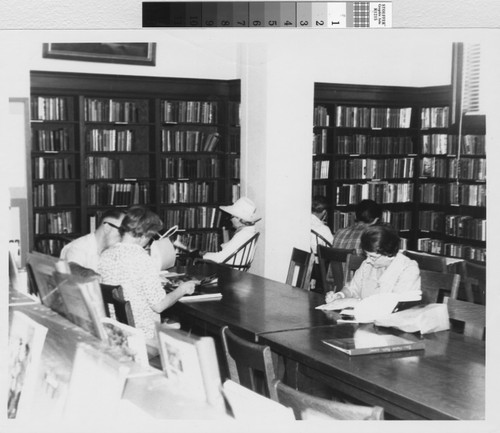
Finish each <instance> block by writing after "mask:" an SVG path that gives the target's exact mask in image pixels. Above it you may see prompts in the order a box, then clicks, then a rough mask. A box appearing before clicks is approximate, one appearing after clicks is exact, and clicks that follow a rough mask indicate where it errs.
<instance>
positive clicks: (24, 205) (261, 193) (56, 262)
mask: <svg viewBox="0 0 500 433" xmlns="http://www.w3.org/2000/svg"><path fill="white" fill-rule="evenodd" d="M331 33H334V34H326V32H325V33H322V34H321V37H319V36H320V34H319V33H316V32H304V31H301V32H296V31H294V30H290V31H288V30H284V31H280V32H267V31H266V30H264V29H263V31H261V32H256V33H255V32H252V31H251V30H248V31H246V30H245V31H243V30H242V31H241V32H240V33H238V36H237V37H235V38H234V39H233V38H228V37H227V32H225V31H224V30H220V29H211V31H210V32H205V31H203V30H202V29H199V30H194V29H193V30H192V31H190V32H186V33H183V35H182V38H181V37H179V33H178V32H175V31H165V32H157V31H145V32H141V33H140V34H134V33H132V32H131V33H127V32H124V33H123V35H121V34H117V33H114V32H94V33H93V34H92V35H90V34H88V33H86V32H82V34H81V35H79V34H78V33H75V34H73V35H71V34H59V35H58V34H55V33H50V32H41V33H40V34H37V33H28V34H26V35H25V36H26V37H24V38H21V39H20V40H18V41H16V43H15V44H4V45H3V46H2V47H1V48H0V51H1V53H2V56H3V58H4V59H8V62H7V64H6V65H5V68H4V67H3V68H2V69H3V70H2V72H1V73H0V74H2V76H3V80H2V82H3V83H4V88H3V90H2V94H3V95H4V96H6V98H4V99H5V101H3V102H2V104H1V110H2V115H3V119H4V120H5V122H4V127H3V128H4V134H6V135H4V137H5V139H6V141H7V142H6V144H5V148H6V149H7V146H8V149H9V150H8V152H7V151H5V153H4V157H5V158H6V159H8V164H4V167H5V170H4V173H3V177H4V182H3V184H4V185H5V189H6V193H7V198H6V200H4V202H3V204H4V206H3V207H4V208H6V211H5V213H4V216H5V219H6V220H7V221H8V223H7V226H8V230H7V235H8V259H9V268H8V269H9V297H8V299H9V301H8V311H9V314H8V321H9V322H8V323H9V328H8V329H9V331H8V339H7V340H6V341H8V351H7V353H8V356H7V357H6V359H7V363H6V364H7V366H8V377H7V382H6V384H7V387H8V401H7V414H6V418H8V419H9V421H11V422H23V421H27V422H36V423H37V424H39V425H43V424H44V423H46V422H54V421H56V422H68V423H77V422H89V423H96V425H100V424H99V423H101V422H109V421H110V420H113V427H116V428H119V427H120V426H126V425H127V423H130V422H140V423H144V424H143V425H146V423H149V422H158V421H160V422H168V421H170V420H189V421H192V420H196V421H201V420H213V421H221V422H224V421H228V420H236V421H248V420H251V421H252V422H255V423H256V424H257V425H258V426H260V425H261V424H262V426H266V425H270V424H271V423H273V422H283V421H296V420H312V421H331V422H335V420H352V421H356V422H361V421H362V420H366V421H382V422H387V423H391V422H393V421H396V420H404V421H413V420H468V421H478V422H485V421H487V419H488V410H487V408H488V405H487V388H488V386H487V385H486V381H485V373H486V341H490V340H489V338H487V332H486V317H487V314H486V308H487V307H486V305H487V304H488V305H490V304H491V302H495V296H497V295H495V294H494V293H493V294H492V293H491V289H489V292H488V293H487V271H486V269H487V268H486V261H487V258H486V243H487V238H491V236H492V234H491V232H490V230H494V228H492V227H489V228H488V231H487V229H486V219H487V200H488V209H491V208H493V207H494V205H495V203H494V201H495V200H496V198H495V197H493V195H494V194H492V195H488V197H487V191H492V190H494V188H495V187H496V186H498V185H496V182H497V181H496V179H495V178H496V177H497V176H496V175H495V174H494V173H493V174H492V175H491V176H488V175H487V165H488V164H487V162H486V161H487V159H486V154H487V153H488V156H489V159H488V160H490V161H491V160H492V159H491V158H492V152H493V153H494V152H495V149H494V148H493V146H492V144H493V143H492V141H494V140H495V137H498V136H499V131H498V128H499V126H498V122H496V120H495V118H496V114H497V104H498V102H497V99H496V98H495V97H494V94H495V93H496V94H498V90H499V89H498V84H497V81H498V80H497V78H496V75H495V72H496V71H495V66H496V67H497V69H498V54H497V50H496V49H495V48H496V47H495V46H494V45H495V44H494V43H493V41H492V40H491V38H489V36H490V35H489V34H488V32H482V31H468V32H463V31H462V32H460V31H457V30H425V31H419V30H405V31H402V30H397V29H394V30H391V31H384V32H376V33H375V32H350V31H345V32H340V31H339V32H331ZM63 36H64V38H63ZM128 40H130V41H131V42H127V41H128ZM123 41H125V42H123ZM7 83H8V86H6V84H7ZM493 158H494V155H493ZM490 169H491V170H494V168H491V165H490V166H489V167H488V170H490ZM490 200H493V202H490ZM5 243H7V240H5ZM492 254H493V253H492ZM488 260H489V261H491V260H492V259H491V257H489V258H488ZM490 271H491V269H490ZM490 271H488V275H489V274H490ZM491 272H493V271H491ZM491 279H492V277H491V275H490V276H489V277H488V280H490V281H491ZM487 298H488V299H487ZM489 320H490V318H489V316H488V323H490V322H489ZM488 337H491V334H489V333H488ZM89 413H92V420H89V419H88V414H89ZM366 424H367V423H363V425H366Z"/></svg>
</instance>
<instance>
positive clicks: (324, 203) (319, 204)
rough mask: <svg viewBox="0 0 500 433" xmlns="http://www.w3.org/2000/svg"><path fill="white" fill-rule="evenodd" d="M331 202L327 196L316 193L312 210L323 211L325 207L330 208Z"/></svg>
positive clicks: (315, 211)
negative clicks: (329, 202)
mask: <svg viewBox="0 0 500 433" xmlns="http://www.w3.org/2000/svg"><path fill="white" fill-rule="evenodd" d="M328 207H329V204H328V200H327V199H326V197H325V196H322V195H315V196H314V197H313V198H312V204H311V211H312V212H314V213H321V212H323V211H324V210H325V209H328Z"/></svg>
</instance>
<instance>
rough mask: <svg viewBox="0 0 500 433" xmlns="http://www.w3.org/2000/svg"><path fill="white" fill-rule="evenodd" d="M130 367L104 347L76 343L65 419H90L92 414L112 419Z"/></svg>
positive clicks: (101, 419)
mask: <svg viewBox="0 0 500 433" xmlns="http://www.w3.org/2000/svg"><path fill="white" fill-rule="evenodd" d="M130 369H131V367H130V365H127V364H124V363H123V362H120V361H119V360H117V359H115V358H114V357H113V356H111V355H110V354H108V353H106V352H104V351H103V350H102V348H98V347H95V346H93V345H91V344H89V343H83V342H79V343H77V347H76V353H75V358H74V362H73V367H72V371H71V379H70V383H69V387H68V394H67V398H66V403H65V405H64V411H63V419H65V420H68V421H72V422H74V421H81V422H88V418H89V414H91V415H92V420H99V421H104V420H110V419H113V416H115V415H116V414H117V411H118V410H119V407H120V400H121V397H122V394H123V390H124V388H125V382H126V380H127V376H128V374H129V371H130Z"/></svg>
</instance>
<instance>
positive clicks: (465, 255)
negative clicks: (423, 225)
mask: <svg viewBox="0 0 500 433" xmlns="http://www.w3.org/2000/svg"><path fill="white" fill-rule="evenodd" d="M418 250H419V251H423V252H425V253H434V254H439V255H443V256H448V257H458V258H462V259H465V260H474V261H478V262H486V248H481V247H474V246H471V245H463V244H456V243H452V242H444V241H442V240H440V239H432V238H420V239H418Z"/></svg>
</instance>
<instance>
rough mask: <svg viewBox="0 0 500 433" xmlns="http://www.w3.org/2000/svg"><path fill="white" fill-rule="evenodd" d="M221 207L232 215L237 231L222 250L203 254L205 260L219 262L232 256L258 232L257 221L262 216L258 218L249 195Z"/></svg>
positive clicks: (232, 221)
mask: <svg viewBox="0 0 500 433" xmlns="http://www.w3.org/2000/svg"><path fill="white" fill-rule="evenodd" d="M220 209H221V210H223V211H224V212H227V213H228V214H230V215H231V224H232V225H233V227H234V228H235V229H236V231H235V233H234V235H233V237H232V238H231V239H230V240H229V242H226V243H224V244H222V245H221V251H219V252H214V253H212V252H210V253H204V254H202V257H203V259H204V260H211V261H213V262H217V263H221V262H223V261H224V260H225V259H227V258H228V257H230V256H231V255H232V254H233V253H235V252H236V251H237V250H238V248H239V247H241V246H242V245H243V244H244V243H245V242H246V241H248V240H249V239H250V238H251V237H252V236H253V235H255V233H257V230H256V228H255V223H256V222H258V221H260V218H257V217H256V215H255V213H256V210H257V208H256V207H255V204H254V203H253V202H252V200H250V199H249V198H247V197H241V198H239V199H238V200H236V201H235V202H234V203H233V204H232V205H230V206H220ZM238 255H239V254H238ZM235 260H236V261H237V260H238V258H237V257H236V258H235Z"/></svg>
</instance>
